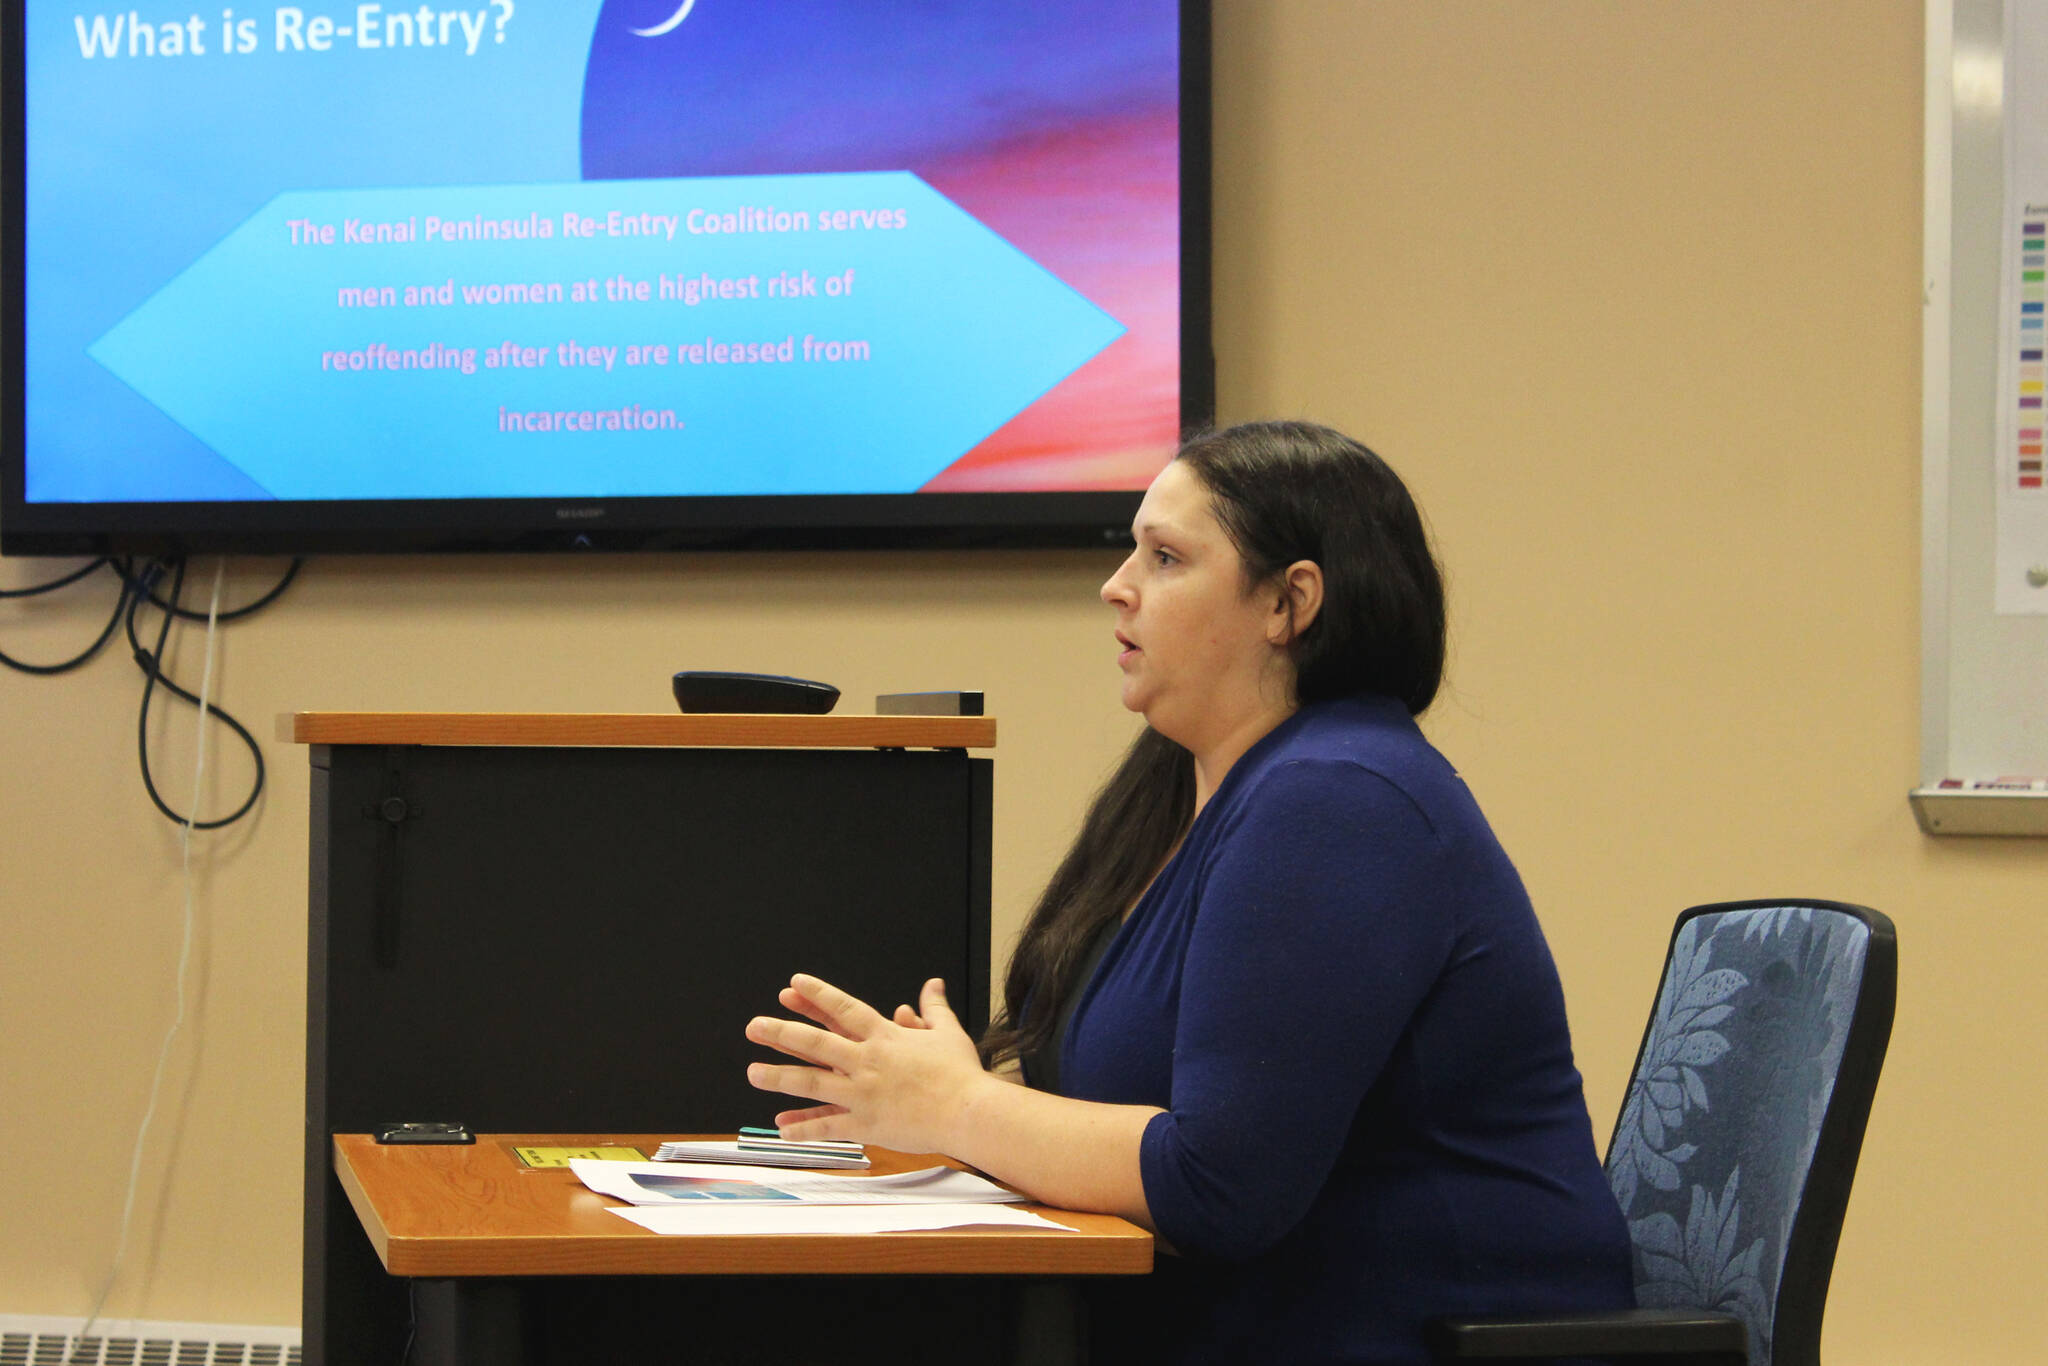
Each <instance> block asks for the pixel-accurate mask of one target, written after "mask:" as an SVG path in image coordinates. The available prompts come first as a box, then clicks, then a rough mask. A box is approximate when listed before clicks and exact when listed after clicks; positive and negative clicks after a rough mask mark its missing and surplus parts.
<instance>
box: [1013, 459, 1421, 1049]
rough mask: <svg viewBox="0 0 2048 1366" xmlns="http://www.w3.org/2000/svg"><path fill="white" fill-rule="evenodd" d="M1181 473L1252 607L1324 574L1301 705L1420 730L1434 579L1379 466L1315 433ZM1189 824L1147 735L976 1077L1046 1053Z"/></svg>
mask: <svg viewBox="0 0 2048 1366" xmlns="http://www.w3.org/2000/svg"><path fill="white" fill-rule="evenodd" d="M1176 459H1179V460H1180V461H1182V462H1184V463H1185V464H1186V465H1187V466H1188V468H1189V469H1190V470H1191V471H1193V473H1194V474H1195V476H1196V477H1197V478H1198V479H1200V480H1201V481H1202V485H1203V487H1204V488H1206V489H1207V490H1208V492H1209V495H1210V500H1211V509H1212V511H1213V512H1214V513H1215V516H1216V520H1217V521H1218V523H1220V524H1221V525H1222V527H1223V530H1224V531H1225V533H1226V534H1228V535H1229V537H1230V540H1231V543H1232V545H1233V546H1235V547H1236V550H1237V553H1238V555H1239V557H1240V558H1241V559H1243V561H1244V566H1245V585H1244V587H1245V591H1246V592H1247V593H1249V592H1251V591H1252V590H1253V589H1255V588H1257V587H1259V586H1260V585H1262V584H1265V583H1270V582H1271V581H1272V580H1273V579H1274V578H1275V577H1276V576H1277V575H1279V574H1280V573H1281V571H1283V570H1285V569H1286V568H1287V566H1288V565H1291V564H1293V563H1295V562H1296V561H1298V560H1312V561H1314V562H1315V564H1316V565H1318V566H1319V567H1320V568H1321V569H1322V571H1323V606H1322V610H1321V611H1320V612H1319V613H1318V614H1317V616H1316V619H1315V620H1314V621H1313V622H1311V623H1310V624H1309V626H1308V628H1307V629H1306V630H1304V631H1302V632H1300V633H1299V634H1298V635H1297V636H1296V637H1295V638H1294V641H1293V644H1292V646H1291V647H1290V648H1291V650H1292V653H1293V657H1294V668H1295V697H1296V699H1297V700H1298V701H1301V702H1318V701H1323V700H1326V699H1329V698H1334V697H1348V696H1352V695H1355V694H1359V693H1380V694H1384V695H1386V696H1388V697H1393V698H1396V699H1398V700H1399V701H1400V702H1401V703H1402V704H1403V705H1405V706H1406V707H1407V708H1408V711H1409V713H1410V714H1411V715H1416V716H1420V715H1421V714H1422V713H1423V711H1424V710H1426V709H1427V708H1428V706H1429V704H1430V702H1431V701H1432V700H1433V699H1434V698H1435V697H1436V692H1437V688H1438V686H1439V684H1440V683H1441V682H1442V679H1443V668H1444V634H1445V617H1444V588H1443V577H1442V574H1441V572H1440V571H1439V570H1438V568H1437V563H1436V557H1435V555H1434V554H1432V553H1431V551H1430V547H1429V534H1428V532H1427V531H1426V530H1425V529H1424V527H1423V524H1422V515H1421V513H1419V512H1418V511H1417V510H1416V507H1415V501H1414V499H1413V498H1411V497H1410V496H1409V494H1408V489H1407V487H1406V486H1405V485H1403V484H1402V482H1401V480H1400V477H1399V476H1398V475H1396V474H1395V473H1394V472H1393V470H1391V469H1389V468H1388V467H1387V464H1386V462H1385V461H1383V460H1381V459H1380V458H1379V457H1378V456H1377V455H1375V454H1373V453H1372V452H1371V451H1370V450H1368V449H1366V448H1365V447H1364V446H1362V445H1360V444H1359V443H1358V442H1356V441H1353V440H1352V439H1351V438H1350V437H1348V436H1345V435H1343V434H1342V433H1340V432H1335V431H1332V430H1330V429H1329V428H1328V427H1319V426H1317V425H1315V424H1314V423H1309V422H1259V423H1249V424H1246V425H1244V426H1240V427H1230V428H1226V429H1224V430H1223V431H1219V432H1211V433H1207V434H1205V435H1201V436H1197V437H1195V438H1194V439H1192V440H1190V441H1189V442H1188V443H1187V444H1186V445H1184V446H1182V447H1181V449H1180V453H1179V455H1178V456H1176ZM1194 810H1195V766H1194V757H1193V756H1192V755H1191V754H1189V753H1188V751H1187V750H1186V749H1184V748H1182V747H1181V746H1180V745H1178V744H1175V743H1174V742H1173V741H1172V740H1169V739H1167V738H1166V737H1165V736H1163V735H1161V734H1159V733H1158V732H1157V731H1155V730H1153V729H1152V728H1151V727H1149V726H1147V727H1146V728H1145V730H1144V731H1143V732H1142V733H1140V734H1139V736H1138V738H1137V740H1136V741H1135V742H1134V743H1133V744H1132V745H1131V747H1130V749H1129V750H1128V751H1127V752H1126V753H1125V754H1124V758H1123V762H1122V763H1121V764H1119V765H1118V766H1117V769H1116V772H1115V773H1113V774H1111V775H1110V778H1109V781H1108V782H1106V783H1104V784H1103V786H1102V790H1101V791H1099V792H1097V793H1096V794H1095V800H1094V802H1093V803H1091V804H1090V806H1089V808H1088V815H1087V818H1086V819H1085V820H1084V821H1083V822H1082V825H1081V833H1080V835H1079V836H1077V837H1076V838H1075V840H1074V844H1073V847H1072V848H1070V849H1069V850H1068V851H1067V856H1066V857H1065V858H1064V859H1062V860H1061V861H1060V866H1059V868H1058V870H1057V871H1055V872H1054V873H1053V875H1052V881H1051V882H1050V883H1048V884H1047V886H1046V889H1045V892H1044V894H1043V895H1041V896H1040V897H1039V899H1038V904H1037V905H1036V906H1035V907H1033V908H1032V911H1031V915H1030V917H1029V918H1028V919H1027V920H1026V921H1025V924H1024V933H1023V935H1022V936H1021V937H1020V938H1019V939H1018V941H1017V948H1016V951H1015V952H1014V953H1013V954H1011V956H1010V971H1009V974H1008V976H1007V977H1005V978H1004V981H1003V1006H1002V1010H1001V1012H1000V1013H999V1014H998V1015H997V1016H996V1018H995V1019H994V1020H993V1021H992V1022H991V1023H990V1025H989V1030H988V1033H987V1034H986V1035H984V1036H983V1038H982V1043H981V1051H982V1057H983V1059H984V1060H985V1061H987V1062H988V1063H990V1064H995V1063H999V1062H1003V1061H1006V1060H1008V1059H1011V1058H1016V1057H1020V1056H1021V1057H1027V1058H1028V1057H1030V1056H1031V1055H1033V1054H1035V1053H1037V1052H1038V1051H1039V1050H1040V1049H1042V1048H1044V1047H1045V1045H1046V1044H1047V1042H1048V1041H1049V1040H1050V1038H1051V1036H1052V1032H1053V1030H1054V1028H1055V1027H1056V1025H1057V1022H1058V1020H1059V1017H1060V1012H1061V1007H1062V1006H1063V1005H1064V1004H1065V1002H1066V999H1067V997H1068V996H1069V995H1070V994H1071V993H1072V991H1073V990H1074V989H1075V987H1076V986H1077V985H1078V984H1077V983H1076V982H1075V981H1074V978H1075V976H1076V974H1077V973H1078V972H1079V970H1080V968H1081V965H1082V961H1083V960H1084V959H1085V958H1086V956H1087V952H1088V949H1089V946H1090V945H1091V944H1093V942H1094V940H1095V937H1096V935H1098V934H1100V933H1101V932H1102V929H1103V927H1104V926H1106V925H1107V924H1109V923H1110V921H1111V920H1112V919H1115V918H1118V917H1121V916H1123V915H1124V914H1125V913H1126V912H1128V911H1129V910H1130V908H1131V905H1132V903H1133V902H1135V901H1136V900H1137V899H1138V896H1139V895H1140V894H1141V893H1142V892H1143V891H1144V890H1145V887H1146V884H1148V883H1149V882H1150V881H1151V880H1152V878H1153V877H1154V875H1156V874H1157V873H1158V871H1159V870H1160V868H1162V867H1163V866H1164V865H1165V863H1166V860H1167V858H1168V857H1169V856H1171V854H1172V853H1173V850H1174V846H1175V845H1177V844H1178V843H1179V842H1180V839H1181V836H1183V835H1184V834H1186V833H1187V828H1188V825H1189V823H1190V822H1191V821H1192V820H1193V819H1194Z"/></svg>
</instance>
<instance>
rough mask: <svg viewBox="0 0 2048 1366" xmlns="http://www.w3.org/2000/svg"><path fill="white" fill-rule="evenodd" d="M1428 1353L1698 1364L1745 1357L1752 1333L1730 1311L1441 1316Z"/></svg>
mask: <svg viewBox="0 0 2048 1366" xmlns="http://www.w3.org/2000/svg"><path fill="white" fill-rule="evenodd" d="M1427 1336H1428V1341H1429V1348H1430V1351H1431V1352H1432V1353H1434V1354H1435V1355H1436V1356H1437V1357H1438V1358H1439V1359H1441V1360H1445V1361H1470V1360H1475V1359H1479V1358H1486V1357H1492V1358H1509V1357H1520V1358H1542V1357H1613V1358H1617V1359H1618V1358H1625V1357H1637V1358H1647V1359H1652V1360H1658V1361H1663V1362H1665V1363H1667V1366H1668V1364H1669V1363H1672V1362H1674V1361H1676V1360H1684V1361H1688V1362H1692V1363H1696V1366H1709V1364H1710V1363H1720V1362H1726V1363H1729V1364H1730V1366H1742V1363H1744V1362H1746V1361H1747V1360H1748V1359H1749V1331H1748V1329H1746V1328H1745V1327H1743V1323H1742V1320H1741V1319H1738V1318H1736V1317H1735V1316H1734V1315H1732V1314H1716V1313H1713V1312H1711V1311H1708V1310H1703V1309H1615V1310H1609V1311H1607V1312H1604V1313H1593V1314H1551V1315H1545V1316H1542V1317H1537V1316H1534V1315H1526V1314H1525V1315H1497V1316H1491V1317H1488V1318H1483V1319H1438V1320H1436V1321H1434V1322H1433V1323H1431V1324H1430V1325H1429V1326H1428V1331H1427Z"/></svg>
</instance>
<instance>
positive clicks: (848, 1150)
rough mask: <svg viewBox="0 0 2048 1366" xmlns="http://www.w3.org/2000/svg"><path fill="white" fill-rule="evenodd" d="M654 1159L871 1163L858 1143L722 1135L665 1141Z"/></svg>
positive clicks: (826, 1166)
mask: <svg viewBox="0 0 2048 1366" xmlns="http://www.w3.org/2000/svg"><path fill="white" fill-rule="evenodd" d="M654 1160H655V1161H656V1162H726V1163H739V1164H742V1165H745V1166H750V1167H811V1168H814V1169H819V1170H829V1171H840V1170H859V1169H864V1168H866V1167H869V1166H871V1165H872V1164H871V1163H870V1162H869V1161H868V1155H867V1152H866V1151H865V1150H864V1149H863V1148H862V1147H861V1146H860V1144H858V1143H833V1142H817V1143H796V1142H792V1141H790V1140H788V1139H781V1138H741V1139H738V1140H733V1139H729V1138H721V1139H706V1140H703V1141H700V1142H689V1143H685V1142H681V1141H677V1142H673V1143H664V1144H662V1145H661V1147H659V1148H657V1149H656V1150H655V1153H654Z"/></svg>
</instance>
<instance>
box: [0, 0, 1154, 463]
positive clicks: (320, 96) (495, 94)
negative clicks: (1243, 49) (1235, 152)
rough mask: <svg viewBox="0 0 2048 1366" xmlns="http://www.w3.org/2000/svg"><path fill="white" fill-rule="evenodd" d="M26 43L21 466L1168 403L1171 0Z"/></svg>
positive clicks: (220, 13)
mask: <svg viewBox="0 0 2048 1366" xmlns="http://www.w3.org/2000/svg"><path fill="white" fill-rule="evenodd" d="M1107 10H1113V11H1114V12H1113V13H1106V12H1105V11H1107ZM26 56H27V67H28V73H27V74H28V84H27V89H28V108H27V114H26V119H25V130H26V151H27V167H28V172H27V185H26V201H25V213H26V216H25V222H26V240H27V261H26V288H25V291H24V313H25V322H24V325H25V331H26V334H27V339H28V346H27V352H26V367H27V369H26V390H27V400H26V413H25V419H26V421H25V425H26V438H27V450H28V465H27V495H28V497H29V499H30V500H31V501H44V502H131V501H132V502H143V501H162V500H179V501H183V500H190V501H213V500H239V499H294V500H308V499H389V498H405V499H418V498H479V497H482V498H492V497H507V498H523V497H534V498H546V497H598V496H614V497H616V496H639V495H644V496H677V495H694V494H850V493H908V492H916V491H919V490H946V491H1003V490H1019V491H1044V490H1062V489H1110V488H1137V487H1142V486H1143V485H1144V484H1145V483H1146V482H1147V481H1148V480H1149V478H1150V476H1151V474H1152V473H1153V472H1155V471H1156V470H1157V469H1158V468H1159V467H1160V465H1161V464H1163V462H1164V461H1165V460H1166V458H1167V457H1168V456H1169V455H1170V453H1171V451H1172V448H1173V445H1174V442H1175V440H1176V439H1177V436H1178V428H1179V416H1180V413H1179V384H1180V376H1179V360H1178V351H1179V305H1178V300H1179V249H1180V243H1179V238H1178V221H1179V220H1178V212H1179V180H1178V158H1179V150H1178V147H1179V127H1178V107H1177V101H1178V65H1177V6H1176V5H1175V4H1173V3H1170V0H1169V2H1168V3H1138V4H1125V5H1118V6H1114V7H1105V6H1101V5H1100V4H1083V3H1073V2H1072V0H1054V2H1053V3H1033V4H1029V5H992V4H988V3H985V2H984V0H921V2H920V3H885V2H884V0H872V2H864V3H855V2H853V0H788V2H787V3H778V2H777V0H603V2H602V3H600V0H549V2H548V3H542V0H517V2H515V0H489V3H486V4H481V5H474V6H471V7H467V8H445V9H444V8H438V7H436V6H434V5H431V4H422V5H418V6H415V7H412V8H407V7H405V6H404V5H403V4H399V3H393V4H354V5H322V4H318V3H314V4H307V5H293V6H278V7H271V8H243V7H239V6H234V7H223V6H212V7H208V8H205V9H199V10H195V9H192V8H190V6H189V4H188V5H186V6H183V7H181V6H177V5H164V4H138V5H132V6H129V7H124V8H108V9H103V10H101V9H95V8H93V7H92V6H90V5H81V4H76V3H73V4H67V5H63V6H59V5H56V4H30V5H29V6H28V27H27V33H26Z"/></svg>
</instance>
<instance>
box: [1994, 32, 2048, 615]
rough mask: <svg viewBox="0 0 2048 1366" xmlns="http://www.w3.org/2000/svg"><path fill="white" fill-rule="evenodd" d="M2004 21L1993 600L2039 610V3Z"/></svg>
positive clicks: (2042, 259) (2042, 43) (2047, 504)
mask: <svg viewBox="0 0 2048 1366" xmlns="http://www.w3.org/2000/svg"><path fill="white" fill-rule="evenodd" d="M2005 24H2006V43H2005V207H2004V221H2003V227H2002V232H2001V239H2000V256H2001V260H2000V262H1999V347H1998V425H1997V431H1998V437H1997V440H1998V449H1997V451H1996V454H1995V457H1994V458H1995V460H1996V461H1997V489H1998V495H1997V502H1998V507H1997V517H1998V554H1997V568H1996V585H1997V586H1996V589H1995V602H1994V606H1995V608H1996V610H1997V611H1998V612H1999V613H2001V614H2008V615H2016V614H2028V615H2048V483H2044V461H2043V457H2042V452H2043V450H2044V447H2048V443H2044V441H2043V439H2042V434H2043V432H2044V431H2048V421H2044V411H2048V410H2044V406H2043V399H2044V397H2048V393H2044V390H2048V360H2044V353H2048V340H2044V339H2048V0H2012V3H2009V4H2008V5H2007V6H2006V11H2005Z"/></svg>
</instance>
